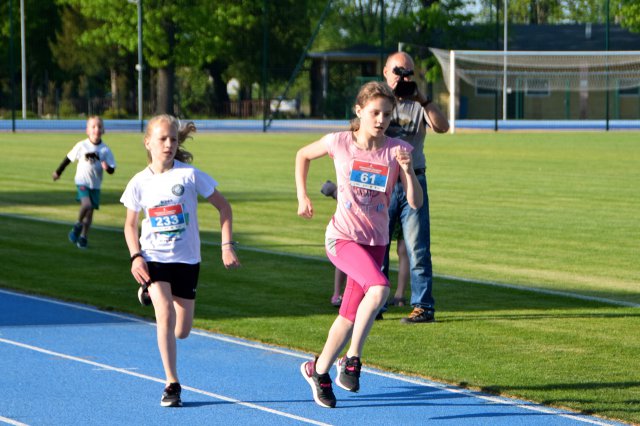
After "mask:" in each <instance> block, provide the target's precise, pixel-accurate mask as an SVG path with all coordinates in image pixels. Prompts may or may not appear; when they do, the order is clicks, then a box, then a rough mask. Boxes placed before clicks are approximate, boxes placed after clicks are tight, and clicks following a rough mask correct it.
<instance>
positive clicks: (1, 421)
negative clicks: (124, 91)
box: [0, 416, 29, 426]
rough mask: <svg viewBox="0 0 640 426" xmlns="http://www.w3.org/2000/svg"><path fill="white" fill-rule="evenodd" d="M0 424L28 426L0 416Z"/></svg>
mask: <svg viewBox="0 0 640 426" xmlns="http://www.w3.org/2000/svg"><path fill="white" fill-rule="evenodd" d="M0 423H6V424H9V425H13V426H29V425H28V424H26V423H20V422H19V421H17V420H13V419H9V418H7V417H2V416H0Z"/></svg>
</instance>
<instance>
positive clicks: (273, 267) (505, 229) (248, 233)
mask: <svg viewBox="0 0 640 426" xmlns="http://www.w3.org/2000/svg"><path fill="white" fill-rule="evenodd" d="M107 131H108V129H107ZM319 136H320V135H319V134H313V135H312V134H271V133H270V134H266V135H265V134H240V133H238V134H197V135H196V137H195V139H194V140H193V141H191V142H190V143H189V144H188V147H189V149H190V150H191V151H192V152H193V153H194V156H195V162H194V164H195V165H196V166H198V167H200V168H201V169H203V170H205V171H207V172H209V173H210V174H211V175H213V176H214V177H215V178H216V179H217V180H218V181H219V182H220V184H221V185H220V190H221V191H222V192H223V193H224V194H225V196H227V198H228V199H229V200H230V201H231V203H232V205H233V207H234V214H235V231H236V233H235V237H236V239H237V240H239V241H240V243H241V250H240V255H241V260H242V261H243V263H244V268H243V269H242V270H240V271H234V272H228V271H224V269H223V268H222V267H221V266H220V262H219V260H218V259H219V251H218V250H219V249H218V248H216V247H215V246H214V245H213V243H215V242H218V241H219V237H218V234H217V232H216V229H217V225H216V224H217V218H216V215H215V211H214V209H213V208H210V207H208V206H206V205H204V204H203V205H202V207H201V210H200V223H201V228H202V229H203V231H204V238H203V240H205V241H206V242H207V245H206V246H205V248H204V252H203V255H204V257H205V261H204V263H203V276H202V278H201V287H202V290H201V291H199V296H198V297H199V299H198V308H197V316H198V321H197V325H198V326H199V327H202V328H206V329H209V330H214V331H219V332H223V333H228V334H233V335H238V336H242V337H247V338H250V339H256V340H260V341H264V342H268V343H275V344H279V345H283V346H287V347H292V348H297V349H302V350H306V351H309V352H315V351H318V350H319V349H320V348H321V345H322V342H323V340H324V338H325V336H326V332H327V329H328V327H329V324H330V323H331V321H332V320H333V318H334V316H335V310H334V309H333V308H332V307H331V306H330V305H329V303H328V300H329V296H330V295H331V288H332V268H331V266H330V265H329V264H328V263H327V262H326V261H325V260H324V255H323V248H322V241H323V233H324V228H325V226H326V222H327V220H328V218H329V216H330V215H331V213H332V211H333V209H334V207H335V201H334V200H332V199H329V198H326V197H324V196H322V195H321V194H320V193H319V190H320V186H321V185H322V183H323V182H324V181H325V180H326V179H334V174H333V170H332V164H331V162H330V160H328V159H323V160H319V161H317V162H314V163H313V165H312V169H311V173H310V176H309V183H310V184H309V190H310V193H311V194H312V197H313V196H314V195H315V198H313V201H314V202H315V209H316V218H314V219H313V220H311V221H306V220H303V219H300V218H298V217H297V216H296V214H295V212H296V206H297V203H296V198H295V188H294V183H293V160H294V156H295V151H296V149H297V148H298V147H300V146H302V145H303V144H305V143H308V142H311V141H313V140H314V139H316V138H317V137H319ZM81 138H82V135H78V134H73V135H69V134H44V133H43V134H15V135H13V134H0V146H1V147H2V148H3V151H4V152H3V156H2V159H1V160H0V164H1V165H2V170H3V173H2V175H0V185H1V188H2V189H1V190H0V214H2V216H1V217H0V221H1V222H2V224H3V228H4V232H3V233H2V236H0V240H1V241H2V244H1V246H0V255H1V256H2V258H3V265H6V266H3V268H2V270H3V272H2V275H1V276H0V285H2V286H4V287H8V288H15V289H21V290H23V291H28V292H35V293H40V294H48V295H52V296H56V297H61V298H64V299H68V300H76V301H84V302H87V303H91V304H94V305H96V306H100V307H103V308H106V309H117V310H119V311H127V312H133V313H136V314H140V315H146V316H150V315H151V312H150V310H148V309H146V310H145V309H142V308H141V307H139V306H137V305H136V303H137V302H136V300H135V297H134V293H135V291H134V290H135V284H134V283H133V281H132V279H131V278H130V276H129V272H128V267H129V265H128V259H127V256H128V253H127V250H126V247H125V244H124V238H123V236H122V232H121V226H122V223H123V218H124V209H123V207H122V206H121V205H120V204H119V202H118V200H119V197H120V195H121V193H122V190H123V188H124V186H125V185H126V182H127V181H128V180H129V179H130V177H131V176H132V175H133V174H134V173H135V172H137V171H138V170H140V169H141V168H142V167H144V165H145V153H144V150H143V148H142V145H141V136H140V135H139V134H116V133H113V134H111V133H107V134H106V135H105V141H106V142H107V143H108V144H109V145H110V146H111V147H112V149H113V151H114V153H115V155H116V159H117V161H118V169H117V171H116V174H115V175H113V176H107V177H106V178H105V182H104V184H105V185H104V188H103V205H102V207H101V209H100V210H99V211H98V212H96V215H95V225H96V226H97V227H96V228H95V229H94V230H92V233H91V235H90V239H89V240H90V245H91V249H90V250H88V251H86V252H80V251H79V250H77V249H76V248H75V247H73V246H72V245H71V244H69V243H68V241H67V240H66V233H67V232H68V228H69V225H70V224H71V223H72V222H73V221H74V220H75V217H76V214H77V205H76V203H75V201H74V196H73V174H74V171H75V167H74V166H73V165H72V166H70V168H69V169H68V170H67V171H66V172H65V174H64V175H63V178H62V179H61V180H60V181H58V182H56V183H53V182H52V181H51V178H50V175H51V172H52V171H53V170H54V169H55V168H56V167H57V165H58V164H59V163H60V161H61V160H62V158H63V157H64V155H65V154H66V152H68V150H69V149H70V148H71V146H72V145H73V143H75V142H76V141H77V140H79V139H81ZM637 138H638V135H637V134H635V133H609V134H603V133H554V134H545V133H533V134H525V133H522V134H521V133H499V134H493V133H491V134H460V135H455V136H451V135H438V136H431V135H430V137H429V139H428V145H427V149H426V152H427V158H428V178H429V186H430V190H429V195H430V198H431V200H430V205H431V211H432V228H433V235H432V239H433V246H432V251H433V260H434V269H435V272H436V274H438V275H439V278H437V279H436V282H435V296H436V302H437V318H438V323H436V324H431V325H425V326H417V327H407V326H402V325H401V324H400V323H399V321H398V319H399V318H401V317H402V316H404V315H406V314H407V312H408V310H409V308H405V309H393V310H391V311H390V312H389V313H388V314H387V315H386V316H385V320H384V321H381V322H378V323H377V324H376V327H375V328H374V330H373V333H372V336H371V339H370V341H369V343H368V345H367V348H366V353H365V355H364V359H365V362H366V363H368V364H369V365H375V366H378V367H381V368H385V369H388V370H392V371H404V372H408V373H411V374H417V375H421V376H425V377H430V378H434V379H438V380H443V381H447V382H450V383H455V384H461V385H463V386H469V387H473V388H478V389H483V390H486V391H490V392H494V393H501V394H507V395H516V396H519V397H522V398H526V399H531V400H535V401H539V402H543V403H547V404H551V405H557V406H563V407H569V408H573V409H576V410H582V411H585V412H589V413H596V414H599V415H603V416H607V417H611V418H617V419H623V420H626V421H628V422H640V371H639V369H638V368H637V365H638V361H637V354H638V352H639V350H640V337H639V333H638V329H639V326H640V319H639V317H640V311H639V310H638V308H637V307H629V306H626V307H625V306H616V305H615V304H607V303H598V302H591V301H585V300H580V299H575V298H570V297H559V296H554V295H545V294H540V293H534V292H530V291H526V290H516V289H509V288H499V287H493V286H487V285H479V284H477V283H476V282H477V281H493V282H499V283H508V284H515V285H518V286H522V287H523V288H525V289H526V288H532V287H535V288H541V289H550V290H556V291H563V292H573V293H576V294H580V295H585V296H594V297H600V298H607V299H612V300H614V301H619V302H626V303H631V304H640V291H639V290H638V283H639V282H640V266H639V265H638V261H637V258H638V254H639V253H640V250H639V247H638V246H639V241H640V238H639V237H640V227H639V226H638V216H639V213H640V185H638V183H640V168H639V167H638V165H639V164H640V144H638V142H637ZM16 216H25V217H27V218H28V219H22V218H16ZM33 219H42V220H33ZM278 253H281V254H278ZM444 276H446V277H451V276H455V277H461V278H464V279H466V280H469V282H464V281H461V280H457V279H452V278H443V277H444ZM392 279H394V277H392Z"/></svg>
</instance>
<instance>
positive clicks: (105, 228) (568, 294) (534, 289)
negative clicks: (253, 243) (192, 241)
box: [0, 213, 640, 308]
mask: <svg viewBox="0 0 640 426" xmlns="http://www.w3.org/2000/svg"><path fill="white" fill-rule="evenodd" d="M2 216H4V217H9V218H13V219H22V220H31V221H34V222H44V223H55V224H58V225H69V226H71V225H72V224H70V223H69V222H65V221H62V220H51V219H43V218H37V217H30V216H23V215H18V214H10V213H0V217H2ZM92 227H93V228H95V229H100V230H102V231H108V232H122V230H121V229H120V228H113V227H109V226H100V225H92ZM202 244H203V245H206V246H219V244H214V243H211V242H208V241H204V242H202ZM241 248H242V250H247V251H252V252H255V253H265V254H273V255H277V256H285V257H293V258H296V259H305V260H316V261H320V262H327V263H329V260H328V259H323V258H319V257H316V256H309V255H303V254H295V253H286V252H280V251H275V250H267V249H261V248H258V247H250V246H242V247H241ZM433 276H434V277H435V278H441V279H446V280H452V281H460V282H464V283H467V284H477V285H485V286H491V287H499V288H508V289H513V290H522V291H528V292H531V293H537V294H548V295H550V296H560V297H568V298H571V299H579V300H587V301H590V302H598V303H604V304H608V305H615V306H626V307H630V308H640V303H633V302H627V301H624V300H616V299H607V298H605V297H596V296H587V295H584V294H579V293H572V292H568V291H558V290H549V289H545V288H539V287H525V286H524V285H517V284H508V283H499V282H494V281H481V280H474V279H470V278H461V277H455V276H452V275H439V274H434V275H433Z"/></svg>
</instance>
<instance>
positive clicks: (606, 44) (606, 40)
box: [604, 0, 609, 131]
mask: <svg viewBox="0 0 640 426" xmlns="http://www.w3.org/2000/svg"><path fill="white" fill-rule="evenodd" d="M605 13H606V14H607V25H606V29H607V30H606V33H605V36H604V46H605V50H606V51H607V53H608V52H609V0H606V7H605ZM606 76H607V90H606V101H605V106H604V109H605V116H606V129H607V131H609V60H608V59H607V70H606Z"/></svg>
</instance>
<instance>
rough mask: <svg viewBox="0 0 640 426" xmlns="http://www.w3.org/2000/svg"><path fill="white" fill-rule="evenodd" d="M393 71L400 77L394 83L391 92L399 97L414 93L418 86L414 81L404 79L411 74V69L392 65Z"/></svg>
mask: <svg viewBox="0 0 640 426" xmlns="http://www.w3.org/2000/svg"><path fill="white" fill-rule="evenodd" d="M393 73H394V74H395V75H397V76H398V77H400V80H399V81H398V83H397V84H396V88H395V89H393V93H394V94H395V95H396V96H397V97H399V98H406V97H408V96H412V95H413V94H415V93H416V90H417V89H418V86H417V85H416V83H415V82H414V81H406V80H405V78H406V77H410V76H412V75H413V70H408V69H406V68H404V67H394V68H393Z"/></svg>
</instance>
